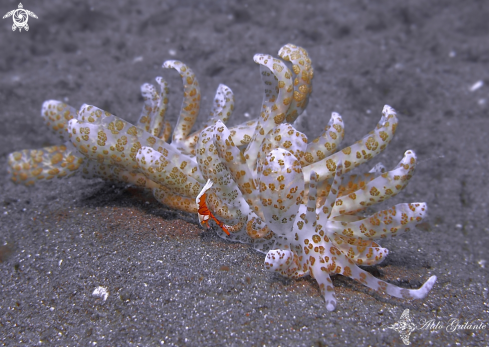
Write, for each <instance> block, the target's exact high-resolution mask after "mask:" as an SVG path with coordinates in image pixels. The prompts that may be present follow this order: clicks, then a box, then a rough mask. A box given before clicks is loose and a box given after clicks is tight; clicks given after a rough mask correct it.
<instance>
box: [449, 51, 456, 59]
mask: <svg viewBox="0 0 489 347" xmlns="http://www.w3.org/2000/svg"><path fill="white" fill-rule="evenodd" d="M448 56H449V57H450V58H455V57H456V56H457V52H455V51H450V53H448Z"/></svg>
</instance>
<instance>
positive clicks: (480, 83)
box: [470, 81, 484, 92]
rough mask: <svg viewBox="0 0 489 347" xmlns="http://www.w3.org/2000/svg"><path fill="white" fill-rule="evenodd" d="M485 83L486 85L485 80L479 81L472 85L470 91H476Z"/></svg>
mask: <svg viewBox="0 0 489 347" xmlns="http://www.w3.org/2000/svg"><path fill="white" fill-rule="evenodd" d="M483 85H484V81H477V82H475V83H474V84H473V85H472V86H471V87H470V91H471V92H475V91H476V90H477V89H480V88H481V87H482V86H483Z"/></svg>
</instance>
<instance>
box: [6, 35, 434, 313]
mask: <svg viewBox="0 0 489 347" xmlns="http://www.w3.org/2000/svg"><path fill="white" fill-rule="evenodd" d="M279 56H280V58H282V59H278V58H275V57H272V56H270V55H265V54H257V55H255V57H254V61H255V62H256V63H257V64H259V65H260V71H261V77H262V80H263V84H264V87H265V90H264V98H263V103H262V107H261V112H260V115H259V117H257V118H256V119H255V120H252V121H249V122H246V123H244V124H241V125H239V126H236V127H232V128H228V127H226V125H225V123H226V121H227V120H228V119H229V117H230V115H231V114H232V111H233V109H234V95H233V93H232V91H231V89H230V88H229V87H227V86H225V85H222V84H221V85H219V87H218V89H217V93H216V96H215V98H214V106H213V110H212V111H211V114H210V117H209V119H208V120H207V121H206V122H205V124H204V126H203V127H202V129H201V130H198V131H195V132H193V133H192V132H191V130H192V127H193V125H194V123H195V121H196V118H197V116H198V113H199V108H200V88H199V83H198V81H197V79H196V77H195V74H194V73H193V71H192V70H191V69H190V68H189V67H188V66H186V65H185V64H183V63H181V62H179V61H167V62H165V63H164V64H163V67H164V68H171V69H175V70H176V71H177V72H178V73H179V74H180V76H181V78H182V81H183V85H184V100H183V103H182V107H181V111H180V115H179V117H178V120H177V122H176V125H175V128H174V130H173V134H172V130H171V125H170V124H169V123H168V122H167V121H165V119H164V117H165V113H166V108H167V104H168V85H167V83H166V82H165V81H164V80H163V78H161V77H157V78H156V82H157V83H158V85H159V91H158V90H157V89H156V88H155V87H154V86H153V85H151V84H144V85H143V86H142V87H141V93H142V95H143V98H144V100H145V101H144V107H143V110H142V113H141V116H140V118H139V120H138V122H137V123H136V124H134V125H133V124H131V123H129V122H127V121H125V120H123V119H121V118H119V117H116V116H115V115H112V114H110V113H108V112H106V111H104V110H101V109H99V108H97V107H95V106H90V105H83V106H81V108H80V109H79V110H78V111H76V110H75V109H74V108H72V107H70V106H68V105H66V104H64V103H61V102H59V101H54V100H50V101H46V102H45V103H44V104H43V108H42V112H41V114H42V117H43V119H44V120H45V122H46V124H47V125H48V127H49V128H51V129H52V130H53V131H54V132H55V133H56V134H58V135H59V136H60V137H61V139H62V140H63V141H64V144H63V145H60V146H52V147H46V148H43V149H39V150H23V151H20V152H14V153H12V154H10V155H9V172H10V173H11V176H12V180H13V181H14V182H16V183H22V184H25V185H31V184H33V183H35V182H36V181H38V180H50V179H53V178H62V177H69V176H71V175H73V174H74V173H77V172H80V173H81V174H82V175H83V176H84V177H88V178H91V177H100V178H103V179H106V180H111V181H122V182H126V183H129V184H134V185H136V186H138V187H141V188H144V189H150V190H151V191H152V192H153V195H154V196H155V198H156V199H157V200H158V201H159V202H161V203H162V204H165V205H167V206H170V207H172V208H175V209H179V210H183V211H187V212H192V213H197V214H198V217H199V221H200V223H201V224H202V225H207V227H209V223H210V222H211V221H214V222H215V223H216V224H217V225H218V226H219V230H221V231H218V233H219V235H220V236H221V237H224V238H226V239H228V240H233V241H239V242H244V243H250V244H252V245H253V247H254V248H255V249H257V250H258V251H260V252H263V253H266V258H265V268H266V269H267V270H270V271H275V272H277V273H279V274H281V275H283V276H286V277H289V278H299V277H302V276H305V275H310V276H311V277H313V278H314V279H316V281H317V282H318V284H319V288H320V290H321V293H322V295H323V296H324V298H325V301H326V308H327V309H328V310H330V311H331V310H333V309H334V308H335V306H336V300H335V294H334V288H333V283H332V280H331V278H330V275H335V274H341V275H344V276H347V277H350V278H353V279H355V280H357V281H359V282H360V283H362V284H364V285H365V286H367V287H369V288H372V289H374V290H376V291H379V292H384V293H387V294H389V295H392V296H395V297H399V298H404V299H421V298H424V297H425V296H426V295H427V294H428V292H429V291H430V290H431V288H432V287H433V285H434V283H435V281H436V276H432V277H430V278H429V279H428V280H427V281H426V282H425V284H424V285H423V286H422V287H421V288H419V289H417V290H412V289H405V288H400V287H397V286H395V285H393V284H390V283H387V282H385V281H382V280H379V279H377V278H375V277H374V276H373V275H371V274H370V273H368V272H366V271H364V270H362V269H361V268H360V267H359V266H362V265H376V264H379V263H380V262H382V261H383V260H384V259H385V257H386V256H387V255H388V253H389V251H388V250H387V249H386V248H383V247H381V246H380V245H379V243H378V240H379V239H383V238H387V237H395V236H397V235H399V234H401V233H404V232H407V231H410V230H411V229H413V228H415V227H416V225H417V224H419V223H421V222H422V220H423V218H425V217H426V214H427V206H426V204H425V203H421V202H415V203H406V204H398V205H395V206H393V207H391V208H390V209H387V210H383V211H379V212H377V213H374V214H372V215H370V216H366V215H365V214H364V211H365V209H366V208H367V207H369V206H372V205H373V204H376V203H379V202H382V201H384V200H386V199H388V198H390V197H393V196H395V195H396V194H398V193H399V192H400V191H401V190H402V189H403V188H404V187H405V186H406V185H407V183H408V182H409V180H410V179H411V177H412V175H413V173H414V168H415V165H416V155H415V154H414V152H413V151H412V150H408V151H406V152H405V153H404V157H403V158H402V160H401V161H400V163H399V164H398V165H397V166H396V167H395V168H393V169H392V170H390V171H387V170H386V169H385V168H384V166H383V165H382V164H380V163H379V164H377V165H375V166H374V167H373V168H372V169H371V170H370V171H368V172H367V173H364V174H360V175H357V174H350V173H349V172H350V171H351V170H352V169H354V168H356V167H358V166H359V165H361V164H363V163H365V162H367V161H369V160H370V159H372V158H374V157H375V156H376V155H377V154H379V153H380V152H381V151H383V150H384V149H385V148H386V146H387V145H388V143H389V142H390V141H391V140H392V138H393V136H394V133H395V131H396V128H397V122H398V119H397V113H396V111H395V110H394V109H393V108H392V107H390V106H388V105H386V106H385V107H384V109H383V111H382V117H381V119H380V121H379V122H378V124H377V126H376V127H375V129H374V130H373V131H371V132H370V133H369V134H367V135H366V136H365V137H364V138H362V139H361V140H359V141H357V142H356V143H354V144H353V145H351V146H348V147H344V148H343V149H341V150H340V143H341V140H342V139H343V136H344V125H343V119H342V117H341V116H340V115H339V114H338V113H332V116H331V119H330V120H329V123H328V125H327V126H326V128H325V129H324V132H323V133H322V135H321V136H319V137H318V138H316V139H314V140H313V141H309V140H308V138H307V136H306V135H305V134H303V133H301V132H299V131H297V130H296V129H295V128H294V126H293V124H294V121H295V120H296V119H297V117H298V116H300V115H301V114H302V113H303V112H304V110H305V108H306V106H307V103H308V100H309V96H310V94H311V92H312V78H313V68H312V65H311V60H310V59H309V56H308V54H307V52H306V51H305V50H304V49H303V48H301V47H297V46H294V45H292V44H287V45H285V46H284V47H282V48H281V49H280V51H279ZM288 64H291V65H290V66H291V68H289V65H288Z"/></svg>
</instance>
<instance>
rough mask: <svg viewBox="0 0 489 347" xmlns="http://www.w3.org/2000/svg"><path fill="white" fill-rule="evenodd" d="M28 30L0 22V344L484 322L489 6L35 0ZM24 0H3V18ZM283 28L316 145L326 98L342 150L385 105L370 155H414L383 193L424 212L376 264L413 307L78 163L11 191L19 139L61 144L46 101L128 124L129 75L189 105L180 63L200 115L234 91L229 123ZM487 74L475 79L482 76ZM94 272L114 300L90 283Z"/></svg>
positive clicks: (348, 334) (257, 342)
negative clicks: (287, 275) (403, 175)
mask: <svg viewBox="0 0 489 347" xmlns="http://www.w3.org/2000/svg"><path fill="white" fill-rule="evenodd" d="M22 3H23V5H24V8H25V9H28V10H30V11H32V12H34V13H35V14H36V15H37V16H38V17H39V18H38V19H34V18H30V19H29V22H28V23H29V26H30V29H29V31H28V32H25V31H22V32H20V33H19V31H18V30H17V31H16V32H12V30H11V26H12V19H11V18H7V19H3V20H2V21H1V22H0V23H1V25H0V120H1V127H0V180H1V184H0V191H1V193H0V194H1V197H0V203H1V204H2V206H1V211H0V242H1V244H0V341H1V342H2V343H3V344H4V345H8V346H11V345H29V346H34V345H41V344H42V345H83V346H88V345H91V344H93V343H95V342H96V343H97V345H99V346H100V345H101V346H114V345H134V346H149V345H160V344H161V345H163V344H165V345H179V346H232V345H233V346H239V345H246V346H251V345H253V346H278V345H281V346H326V345H338V344H340V343H348V344H350V345H369V344H371V345H391V346H394V345H400V344H402V342H401V340H400V338H399V335H398V334H397V333H396V332H395V331H393V330H390V329H387V327H388V326H389V325H392V324H393V323H395V322H396V321H397V320H398V318H399V317H400V315H401V313H402V312H403V310H404V309H405V308H409V309H410V311H411V317H412V318H413V322H414V323H415V324H418V325H419V324H420V323H421V322H422V321H423V320H429V319H435V321H439V322H441V323H442V324H444V325H447V324H448V322H449V319H450V318H456V319H460V323H464V322H481V321H485V323H486V324H487V323H489V321H488V310H489V301H488V297H487V296H488V288H489V281H488V273H487V271H488V270H487V269H488V267H489V264H488V263H486V261H487V260H489V256H488V253H487V252H488V251H487V250H488V246H489V217H488V213H487V203H488V198H487V196H488V192H489V188H488V178H487V172H488V171H489V164H488V152H487V143H488V142H487V134H486V133H487V131H488V130H489V119H488V117H489V114H488V106H489V105H488V103H489V92H488V85H489V76H488V71H489V70H488V67H489V65H488V64H489V35H488V33H489V3H488V2H487V1H421V0H420V1H403V2H401V1H334V2H332V1H331V2H330V1H319V0H318V1H266V2H265V1H138V2H134V1H114V2H110V3H109V2H105V3H103V4H99V2H98V1H88V2H83V1H59V0H58V1H32V0H26V1H23V2H22ZM17 5H18V1H2V2H1V4H0V14H1V15H2V16H3V14H5V13H7V12H8V11H10V10H12V9H16V8H17ZM289 42H290V43H294V44H297V45H300V46H302V47H304V48H305V49H306V50H307V51H308V52H309V54H310V57H311V58H312V61H313V66H314V70H315V77H314V83H313V88H314V92H313V95H312V99H311V101H310V103H309V107H308V110H307V111H308V116H307V117H306V118H305V121H304V123H303V124H302V127H301V130H302V131H304V132H305V133H306V134H307V135H308V136H309V138H310V139H311V140H312V139H313V138H314V137H316V136H318V135H319V134H320V132H321V130H322V129H323V128H324V126H325V125H326V124H327V121H328V119H329V116H330V114H331V112H332V111H337V112H339V113H340V114H342V116H343V120H344V122H345V130H346V136H345V140H344V142H343V143H344V146H346V145H348V144H351V143H352V142H354V141H356V140H358V139H360V138H361V137H363V136H364V135H365V134H366V133H367V132H368V131H370V130H372V129H373V128H374V126H375V124H376V123H377V121H378V120H379V118H380V116H381V111H382V107H383V105H384V104H389V105H391V106H393V107H394V108H396V109H397V110H398V111H399V113H400V115H399V126H398V129H397V134H396V136H395V138H394V140H393V141H392V142H391V144H390V145H389V146H388V147H387V150H386V151H384V152H383V153H382V154H381V155H379V157H377V158H375V160H374V161H373V162H372V163H369V164H368V166H367V165H365V166H364V167H362V169H363V170H364V171H367V170H368V169H369V168H370V167H371V166H372V165H373V164H375V163H376V162H378V161H382V162H383V163H384V164H385V165H386V166H387V167H388V168H391V167H393V166H395V165H396V164H397V163H398V161H399V160H400V158H401V157H402V154H403V153H404V151H405V150H407V149H412V150H414V151H415V152H416V153H417V156H418V166H417V168H416V173H415V176H414V178H413V179H412V180H411V182H410V184H409V185H408V187H407V188H406V189H405V190H404V192H403V193H401V194H400V195H399V196H397V197H395V198H393V199H391V200H389V201H388V202H387V203H386V204H384V205H382V206H381V208H382V207H388V206H390V205H393V204H395V203H400V202H416V201H426V202H427V203H428V206H429V215H430V219H429V224H425V225H424V227H423V230H417V231H413V232H411V233H409V234H406V235H403V236H401V237H398V238H397V239H393V240H388V241H386V242H383V243H382V245H383V246H384V247H387V248H389V250H390V251H391V253H390V255H389V257H388V258H387V259H386V260H385V261H384V263H382V264H381V265H379V266H377V267H374V268H370V269H369V271H371V272H372V273H373V274H374V275H376V276H377V277H379V278H382V279H384V280H387V281H389V282H391V283H394V284H397V285H401V286H403V287H407V288H411V287H413V288H417V287H419V286H420V285H421V284H422V283H423V282H424V281H425V280H426V279H428V277H429V276H431V275H437V276H438V281H437V283H436V285H435V286H434V288H433V290H432V291H431V293H430V294H429V295H428V297H427V298H426V299H424V300H421V301H413V302H407V301H403V300H398V299H393V298H391V297H388V296H382V295H378V294H375V293H372V291H371V290H369V289H367V288H365V287H363V286H362V285H360V284H358V283H356V282H355V281H353V280H350V279H348V278H344V277H342V276H337V277H335V278H334V279H333V282H334V285H335V287H336V293H337V297H338V305H337V308H336V311H334V312H328V311H327V310H326V307H325V304H324V300H323V298H322V297H321V296H320V294H319V288H318V285H317V284H316V282H315V281H314V280H312V279H310V278H309V277H307V278H304V279H301V280H297V281H295V280H287V279H284V278H281V277H280V276H278V275H275V274H272V273H268V272H265V271H264V267H263V260H264V255H263V254H260V253H258V252H256V251H254V250H253V249H252V248H250V247H249V246H248V245H243V244H233V243H229V242H226V241H224V240H222V239H220V238H219V237H217V236H216V235H215V233H214V232H213V231H209V232H205V231H203V230H202V229H200V228H199V227H198V225H197V218H196V216H194V215H186V214H183V213H179V212H175V211H172V210H170V209H168V208H166V207H164V206H162V205H160V204H158V203H157V202H156V201H155V200H154V199H152V198H151V196H150V195H147V194H145V193H144V192H140V191H138V190H136V189H133V188H127V187H124V186H123V185H120V184H113V183H107V182H103V181H101V180H84V179H82V178H79V177H74V178H70V179H66V180H62V181H53V182H41V183H39V184H36V185H35V186H34V187H30V188H26V187H23V186H16V185H14V184H13V183H11V182H10V181H9V180H8V176H7V170H6V169H7V163H6V158H7V155H8V154H9V153H10V152H13V151H16V150H21V149H25V148H39V147H43V146H48V145H53V144H58V143H60V142H59V140H58V139H57V138H56V136H54V135H52V134H51V133H50V132H49V131H48V130H47V128H46V127H45V126H44V124H43V121H42V119H41V117H40V116H39V114H40V109H41V105H42V102H43V101H44V100H47V99H57V100H62V101H65V102H67V103H68V104H70V105H72V106H74V107H75V108H79V107H80V106H81V104H83V103H88V104H92V105H96V106H99V107H101V108H103V109H105V110H107V111H110V112H112V113H114V114H116V115H117V116H119V117H122V118H124V119H127V120H129V121H131V122H135V121H136V120H137V118H138V116H139V112H140V109H141V107H142V98H141V97H140V92H139V87H140V85H141V84H143V83H145V82H154V78H155V77H156V76H159V75H160V76H164V77H165V79H167V80H168V81H169V83H170V89H171V94H170V97H171V101H170V104H171V105H170V109H169V111H168V113H167V117H168V119H169V120H171V121H173V122H174V121H175V120H176V117H177V114H178V110H179V107H180V103H181V96H182V87H181V82H180V81H179V77H178V74H176V73H175V72H172V71H168V70H163V69H162V68H161V64H162V63H163V61H164V60H167V59H178V60H182V61H183V62H185V63H187V64H188V65H189V66H190V67H191V68H192V69H193V70H194V71H195V73H196V74H197V77H198V79H199V81H200V85H201V90H202V98H203V102H202V108H201V117H200V122H202V119H204V118H205V116H206V115H207V114H208V112H209V111H210V107H211V101H212V99H213V96H214V93H215V90H216V88H217V86H218V84H219V83H224V84H226V85H228V86H229V87H231V88H232V90H233V92H234V94H235V97H236V108H235V112H234V114H233V116H232V117H231V119H230V121H229V122H228V124H230V125H236V124H239V123H241V122H243V121H245V120H246V119H247V118H246V117H245V115H244V114H245V113H249V114H250V115H251V117H250V118H255V117H256V116H257V114H258V110H259V108H260V105H261V98H262V89H263V88H262V85H261V83H260V75H259V68H258V66H256V64H255V63H254V62H253V60H252V58H253V55H254V54H255V53H269V54H272V55H275V56H276V55H277V52H278V50H279V48H280V47H281V46H283V45H284V44H286V43H289ZM478 81H482V82H483V83H484V85H483V86H482V87H481V88H479V89H477V90H474V91H471V90H470V88H471V86H473V85H474V84H475V83H476V82H478ZM98 286H104V287H106V288H107V289H108V291H109V296H108V298H107V300H106V301H103V300H102V299H100V298H97V297H94V296H93V295H92V292H93V291H94V289H95V288H96V287H98ZM487 331H488V330H487V328H486V329H485V330H460V331H458V332H455V333H450V332H447V331H446V330H440V331H438V332H430V331H426V330H421V331H415V332H414V333H413V334H412V335H411V341H412V342H413V344H414V345H426V344H432V345H440V346H441V345H443V346H444V345H456V344H462V345H464V346H468V345H485V344H486V343H487V338H488V333H487Z"/></svg>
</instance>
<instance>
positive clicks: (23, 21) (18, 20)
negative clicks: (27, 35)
mask: <svg viewBox="0 0 489 347" xmlns="http://www.w3.org/2000/svg"><path fill="white" fill-rule="evenodd" d="M10 16H12V19H13V20H14V24H13V25H12V31H15V29H17V28H19V32H21V31H22V29H25V31H29V25H27V21H28V20H29V16H31V17H33V18H37V16H36V15H35V13H34V12H31V11H28V10H24V6H22V3H20V2H19V8H18V9H16V10H12V11H10V12H7V14H6V15H5V16H3V18H4V19H5V18H7V17H10Z"/></svg>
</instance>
